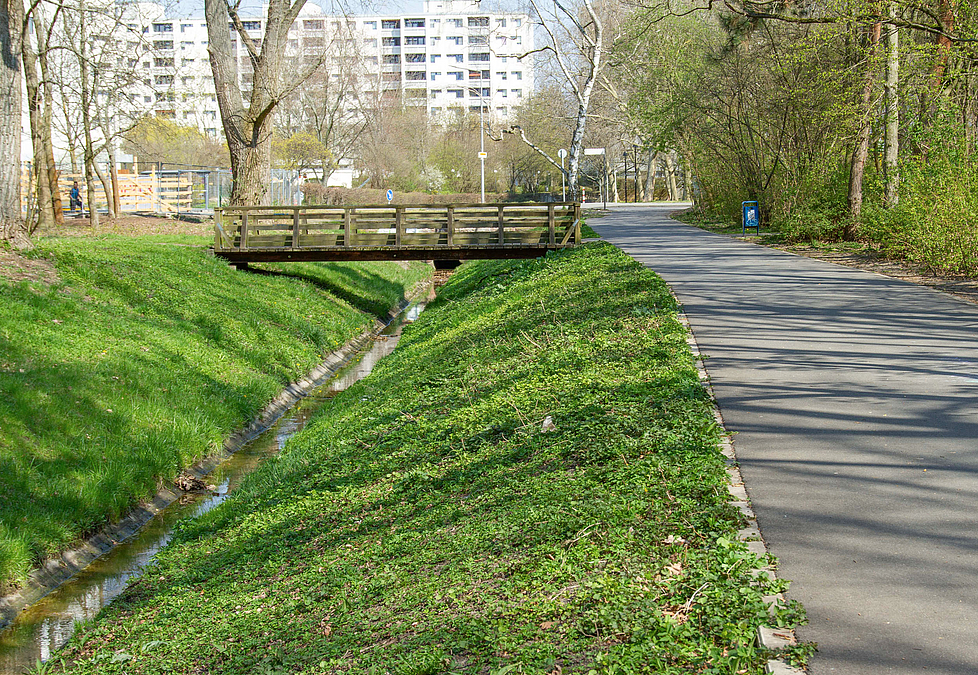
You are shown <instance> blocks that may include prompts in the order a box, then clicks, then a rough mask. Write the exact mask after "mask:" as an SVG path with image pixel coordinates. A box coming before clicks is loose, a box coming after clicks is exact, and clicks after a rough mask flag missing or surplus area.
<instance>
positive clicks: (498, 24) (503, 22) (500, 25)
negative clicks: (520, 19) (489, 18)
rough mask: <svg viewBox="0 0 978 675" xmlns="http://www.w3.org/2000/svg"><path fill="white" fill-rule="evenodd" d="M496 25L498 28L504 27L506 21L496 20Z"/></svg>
mask: <svg viewBox="0 0 978 675" xmlns="http://www.w3.org/2000/svg"><path fill="white" fill-rule="evenodd" d="M496 25H497V26H499V27H500V28H505V27H506V19H496Z"/></svg>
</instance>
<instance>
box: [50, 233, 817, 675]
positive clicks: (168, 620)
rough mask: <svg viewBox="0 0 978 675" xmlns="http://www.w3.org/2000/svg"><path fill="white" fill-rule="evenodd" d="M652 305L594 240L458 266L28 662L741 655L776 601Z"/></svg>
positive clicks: (307, 664)
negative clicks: (361, 364) (89, 619)
mask: <svg viewBox="0 0 978 675" xmlns="http://www.w3.org/2000/svg"><path fill="white" fill-rule="evenodd" d="M676 310H677V308H676V305H675V302H674V300H673V298H672V297H671V295H670V294H669V292H668V289H667V288H666V286H665V285H664V284H663V283H662V282H661V281H660V280H659V279H658V278H657V277H655V276H654V275H653V274H651V273H650V272H648V271H646V270H644V269H643V268H641V267H640V266H639V265H637V264H636V263H634V262H633V261H631V260H630V259H629V258H627V257H626V256H624V255H622V254H621V253H619V252H618V251H616V250H615V249H614V248H612V247H610V246H608V245H606V244H593V245H588V246H585V247H583V248H580V249H576V250H572V251H565V252H561V253H559V254H555V255H550V256H547V257H546V258H545V259H541V260H537V261H528V262H523V263H516V262H486V263H474V264H468V265H465V266H463V267H462V268H460V270H459V271H458V272H456V274H455V275H454V277H453V278H452V280H451V281H450V282H449V284H448V285H447V286H446V287H445V288H444V289H443V290H442V292H441V294H440V296H439V299H438V300H437V301H436V302H435V303H433V304H432V305H430V306H429V308H428V309H427V310H426V311H425V312H424V313H423V314H422V315H421V317H420V319H419V320H418V321H417V322H416V323H414V324H413V325H412V326H410V327H409V328H408V329H407V330H406V332H405V335H404V337H403V338H402V341H401V343H400V346H399V347H398V349H397V350H396V351H395V352H394V354H393V355H391V356H389V357H387V358H386V359H385V360H383V361H382V362H381V363H380V364H379V365H378V367H377V368H376V369H375V371H374V373H373V374H372V375H371V376H370V377H368V378H366V379H365V380H363V381H361V382H360V383H358V384H356V385H354V386H353V387H351V388H350V389H348V390H347V391H345V392H344V393H342V394H340V395H339V396H338V397H337V398H336V399H334V401H333V402H332V404H330V405H327V406H326V407H325V408H323V409H322V410H321V411H320V413H319V414H318V415H317V417H315V418H314V420H313V421H312V422H311V423H310V425H309V426H307V428H306V429H305V430H303V431H302V432H300V433H299V434H297V435H296V436H295V437H293V438H292V439H291V440H290V442H289V445H288V446H287V447H286V449H285V450H284V451H283V453H282V454H280V455H278V456H277V457H275V458H273V459H270V460H268V461H267V462H266V463H264V464H263V465H262V466H261V467H259V468H258V469H257V470H256V471H255V473H253V474H252V475H251V476H250V477H249V478H248V479H247V480H246V481H245V483H244V485H243V486H242V487H241V488H240V489H239V490H238V491H237V492H235V493H234V494H233V495H232V496H231V498H230V499H229V500H228V501H227V502H225V503H224V504H223V505H222V506H221V507H219V508H217V509H215V510H213V511H211V512H209V513H208V514H206V515H205V516H203V517H202V518H201V519H199V520H197V521H190V522H187V523H185V524H184V525H183V526H182V527H181V528H179V529H178V531H177V533H176V536H175V539H174V543H173V544H172V545H171V546H170V547H169V548H168V549H166V550H165V551H163V552H162V553H161V554H160V556H159V558H158V561H157V563H156V564H155V566H154V567H152V568H151V569H149V570H148V571H147V573H146V574H145V576H144V577H143V578H142V579H141V580H139V581H138V582H136V583H135V584H134V585H133V586H132V587H131V588H130V589H129V590H128V591H127V592H126V594H124V595H123V596H122V597H121V598H120V599H119V600H118V601H117V602H116V603H115V604H113V605H112V606H110V607H109V608H108V609H107V610H106V612H105V613H104V614H103V615H102V616H101V618H100V619H98V620H97V621H95V622H93V623H91V624H89V625H86V626H84V627H83V628H82V629H81V631H80V633H79V634H78V635H76V637H75V638H74V639H73V641H72V642H71V643H70V644H69V647H68V648H67V649H66V651H65V652H63V653H62V654H61V655H60V656H59V657H58V658H57V659H56V662H57V661H62V660H63V661H62V665H61V666H60V667H59V666H57V665H54V666H52V668H53V670H55V671H57V670H60V669H61V668H63V669H64V670H65V671H68V672H72V673H129V674H132V675H136V674H137V673H140V674H150V673H164V672H165V673H197V672H210V673H260V672H264V673H278V672H282V673H286V672H287V673H305V674H313V673H317V674H318V673H400V674H409V673H411V674H422V673H492V674H494V675H503V674H505V673H511V674H514V675H515V673H541V674H543V673H561V672H563V673H569V672H581V673H587V672H600V673H611V672H615V673H637V672H656V673H678V672H711V673H731V674H732V673H761V672H762V671H763V667H762V664H763V662H764V661H765V658H766V657H767V656H768V654H767V653H765V652H764V650H761V649H759V648H758V647H757V646H756V644H755V642H754V634H755V632H754V631H755V629H756V627H757V625H758V624H759V623H762V622H767V621H773V622H774V623H776V624H785V623H791V622H793V621H796V620H798V619H799V610H798V609H797V608H794V607H793V608H791V609H785V610H780V612H779V613H778V614H777V615H775V616H774V617H773V618H770V617H769V616H768V609H767V607H766V605H765V603H764V602H763V601H762V596H763V595H765V594H767V593H770V592H771V591H772V590H775V589H780V588H781V587H782V584H781V582H777V583H771V582H770V581H769V580H768V579H767V576H766V575H762V576H761V577H759V578H755V575H754V574H753V573H752V569H753V568H754V567H756V566H757V565H758V560H757V559H756V558H755V557H754V556H753V555H752V554H750V553H749V552H748V551H747V549H746V547H745V546H744V545H743V544H741V543H738V542H736V541H735V539H736V531H737V529H738V527H739V526H740V524H741V516H740V515H739V512H738V511H736V510H735V509H734V508H733V507H732V506H731V505H730V504H729V502H728V500H729V496H728V493H727V490H726V472H725V465H724V461H723V459H722V456H721V455H720V453H719V451H718V448H717V441H718V433H719V430H718V429H717V427H716V425H715V422H714V420H713V417H712V415H711V407H710V401H709V400H708V397H707V395H706V393H705V392H704V390H703V388H702V387H701V386H700V383H699V381H698V377H697V372H696V369H695V365H694V363H693V359H692V355H691V354H690V352H689V350H688V347H687V344H686V340H685V331H684V329H683V327H682V325H681V324H680V322H679V321H678V319H677V314H676ZM551 425H552V427H551Z"/></svg>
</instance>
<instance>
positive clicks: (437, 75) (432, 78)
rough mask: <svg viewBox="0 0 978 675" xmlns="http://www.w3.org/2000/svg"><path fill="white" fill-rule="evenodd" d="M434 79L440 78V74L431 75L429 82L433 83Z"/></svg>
mask: <svg viewBox="0 0 978 675" xmlns="http://www.w3.org/2000/svg"><path fill="white" fill-rule="evenodd" d="M436 77H441V73H432V74H431V81H432V82H434V81H435V78H436Z"/></svg>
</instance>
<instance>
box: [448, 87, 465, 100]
mask: <svg viewBox="0 0 978 675" xmlns="http://www.w3.org/2000/svg"><path fill="white" fill-rule="evenodd" d="M448 93H449V94H455V98H465V92H464V91H462V90H461V89H449V90H448Z"/></svg>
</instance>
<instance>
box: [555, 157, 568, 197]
mask: <svg viewBox="0 0 978 675" xmlns="http://www.w3.org/2000/svg"><path fill="white" fill-rule="evenodd" d="M557 156H558V157H560V201H562V202H566V201H567V186H566V185H565V183H564V178H565V177H566V175H567V174H565V173H564V157H566V156H567V151H566V150H564V149H563V148H561V149H560V150H558V151H557Z"/></svg>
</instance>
